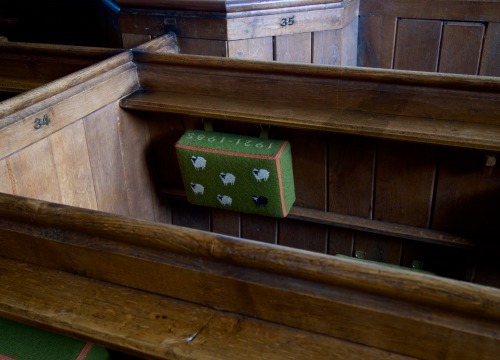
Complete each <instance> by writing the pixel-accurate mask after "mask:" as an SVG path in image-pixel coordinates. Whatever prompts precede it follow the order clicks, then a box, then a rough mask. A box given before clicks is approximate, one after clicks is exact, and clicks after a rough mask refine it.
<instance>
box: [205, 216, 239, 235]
mask: <svg viewBox="0 0 500 360" xmlns="http://www.w3.org/2000/svg"><path fill="white" fill-rule="evenodd" d="M210 213H211V221H210V223H211V225H212V231H213V232H215V233H218V234H223V235H230V236H236V237H240V236H241V224H240V214H238V213H235V212H234V211H229V210H222V209H211V211H210Z"/></svg>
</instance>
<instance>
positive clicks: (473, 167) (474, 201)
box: [432, 149, 500, 243]
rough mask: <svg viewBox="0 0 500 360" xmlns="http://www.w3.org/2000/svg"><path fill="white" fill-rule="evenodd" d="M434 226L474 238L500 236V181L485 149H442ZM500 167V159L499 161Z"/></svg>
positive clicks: (488, 239)
mask: <svg viewBox="0 0 500 360" xmlns="http://www.w3.org/2000/svg"><path fill="white" fill-rule="evenodd" d="M439 155H440V156H439V168H438V169H439V171H438V176H437V184H436V196H435V198H436V200H435V206H434V213H433V218H432V227H433V228H435V229H439V230H445V231H449V232H452V233H455V234H461V235H462V236H472V237H473V239H474V240H476V241H479V243H481V242H482V241H496V240H497V239H498V237H499V236H500V228H499V219H500V206H499V204H500V181H499V179H498V178H495V177H494V176H493V173H490V171H491V170H492V168H491V167H489V166H486V160H487V158H486V154H485V153H484V152H481V151H473V150H458V149H441V151H440V152H439ZM495 167H498V163H497V164H496V165H495Z"/></svg>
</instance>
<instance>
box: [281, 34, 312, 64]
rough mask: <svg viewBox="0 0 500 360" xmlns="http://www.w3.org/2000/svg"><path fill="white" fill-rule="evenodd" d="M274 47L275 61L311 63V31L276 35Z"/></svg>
mask: <svg viewBox="0 0 500 360" xmlns="http://www.w3.org/2000/svg"><path fill="white" fill-rule="evenodd" d="M275 48H276V50H275V54H274V57H275V60H276V61H279V62H288V63H311V60H312V59H311V33H300V34H292V35H281V36H276V38H275Z"/></svg>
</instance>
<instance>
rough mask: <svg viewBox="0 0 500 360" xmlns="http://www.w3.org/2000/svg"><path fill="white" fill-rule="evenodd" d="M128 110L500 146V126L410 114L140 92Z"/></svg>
mask: <svg viewBox="0 0 500 360" xmlns="http://www.w3.org/2000/svg"><path fill="white" fill-rule="evenodd" d="M120 106H122V107H123V108H125V109H135V110H143V111H160V112H161V111H163V112H172V113H183V114H190V115H195V116H208V117H213V118H225V119H233V120H237V121H245V122H250V123H266V124H270V125H275V126H286V127H293V128H303V129H315V130H323V131H333V132H341V133H349V134H359V135H368V136H375V137H382V138H389V139H399V140H406V141H416V142H420V143H431V144H442V145H452V146H460V147H470V148H478V149H490V150H494V151H498V150H500V137H499V134H500V126H498V125H487V124H478V123H474V124H472V123H466V122H457V121H445V120H430V119H424V118H415V117H407V116H390V115H379V114H369V113H364V112H355V111H342V110H336V109H334V108H325V107H300V106H297V104H291V103H288V104H282V103H278V102H271V101H267V102H266V101H251V100H242V99H237V98H221V97H213V96H200V95H187V94H185V93H184V94H179V93H175V92H137V93H135V94H134V95H132V96H129V97H126V98H123V99H122V100H121V101H120Z"/></svg>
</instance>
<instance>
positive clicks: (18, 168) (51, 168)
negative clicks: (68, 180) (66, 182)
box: [7, 139, 62, 203]
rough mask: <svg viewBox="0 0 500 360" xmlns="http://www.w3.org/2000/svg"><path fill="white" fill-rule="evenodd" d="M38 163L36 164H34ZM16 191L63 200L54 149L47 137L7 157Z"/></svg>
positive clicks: (47, 199)
mask: <svg viewBox="0 0 500 360" xmlns="http://www.w3.org/2000/svg"><path fill="white" fill-rule="evenodd" d="M33 163H36V166H34V165H33ZM7 166H8V167H9V168H10V170H11V172H12V173H11V174H12V175H11V176H12V181H13V187H14V192H15V194H17V195H21V196H26V197H29V198H33V199H40V200H46V201H52V202H57V203H60V202H61V200H62V199H61V192H60V190H59V182H58V179H57V171H56V166H55V164H54V158H53V155H52V149H51V147H50V143H49V141H48V140H47V139H44V140H40V141H38V142H36V143H34V144H33V145H31V146H30V147H28V148H26V149H24V150H21V151H19V152H17V153H15V154H13V155H12V156H11V157H10V158H8V159H7Z"/></svg>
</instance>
